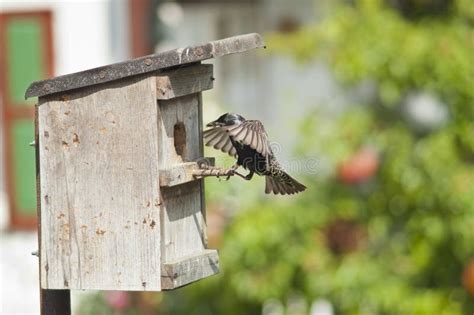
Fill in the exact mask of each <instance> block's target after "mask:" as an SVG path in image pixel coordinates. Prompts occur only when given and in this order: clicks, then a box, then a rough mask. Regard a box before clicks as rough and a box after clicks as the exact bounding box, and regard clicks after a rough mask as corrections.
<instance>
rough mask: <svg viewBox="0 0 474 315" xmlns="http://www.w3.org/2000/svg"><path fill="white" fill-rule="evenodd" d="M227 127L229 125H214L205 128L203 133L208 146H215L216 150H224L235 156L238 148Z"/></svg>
mask: <svg viewBox="0 0 474 315" xmlns="http://www.w3.org/2000/svg"><path fill="white" fill-rule="evenodd" d="M226 128H228V127H214V128H212V129H208V130H205V131H204V133H203V136H204V142H205V143H206V145H207V146H210V147H213V148H214V149H216V150H221V151H222V152H224V153H227V154H229V155H230V156H232V157H235V156H236V155H237V150H236V149H235V148H234V145H233V144H232V142H231V141H230V138H229V133H228V132H227V130H226Z"/></svg>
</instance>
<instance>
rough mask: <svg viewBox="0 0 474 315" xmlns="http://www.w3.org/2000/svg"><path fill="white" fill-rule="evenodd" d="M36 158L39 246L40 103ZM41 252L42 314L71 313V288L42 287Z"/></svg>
mask: <svg viewBox="0 0 474 315" xmlns="http://www.w3.org/2000/svg"><path fill="white" fill-rule="evenodd" d="M34 143H35V160H36V209H37V210H36V211H37V215H38V248H40V247H39V246H40V244H41V239H40V238H41V202H40V200H39V199H40V198H41V197H40V196H41V191H40V189H41V185H40V167H39V161H40V152H39V150H38V147H39V146H38V144H39V137H38V105H35V141H34ZM40 257H41V252H40V251H38V258H39V259H38V267H39V274H40V280H39V288H40V309H41V314H42V315H50V314H51V315H70V314H71V294H70V291H69V290H45V289H41V258H40Z"/></svg>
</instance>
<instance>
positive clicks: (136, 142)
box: [38, 76, 161, 290]
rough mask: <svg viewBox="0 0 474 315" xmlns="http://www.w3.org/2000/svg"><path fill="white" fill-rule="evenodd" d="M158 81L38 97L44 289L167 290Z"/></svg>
mask: <svg viewBox="0 0 474 315" xmlns="http://www.w3.org/2000/svg"><path fill="white" fill-rule="evenodd" d="M154 84H155V78H154V77H153V76H145V77H140V78H133V79H128V80H126V81H115V82H111V83H107V84H105V85H100V86H97V87H92V88H89V89H86V90H79V91H77V92H72V91H71V92H70V93H67V94H61V95H54V96H48V97H44V98H41V99H40V104H39V108H38V127H39V129H38V137H39V152H40V161H41V163H40V174H41V177H40V187H41V189H40V191H41V196H40V198H41V201H40V202H41V241H40V252H41V286H42V288H48V289H68V288H72V289H102V290H118V289H120V290H161V278H160V276H161V275H160V268H161V267H160V266H161V248H160V246H161V243H160V238H161V231H160V210H161V207H160V205H161V196H160V189H159V174H158V168H159V165H158V163H157V156H158V155H159V154H160V151H159V143H158V141H157V140H158V135H159V130H158V111H157V106H156V94H155V93H153V91H156V89H155V88H154Z"/></svg>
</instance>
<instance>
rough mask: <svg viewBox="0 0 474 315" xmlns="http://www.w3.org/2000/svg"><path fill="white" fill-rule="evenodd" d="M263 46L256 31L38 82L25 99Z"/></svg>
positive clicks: (29, 88)
mask: <svg viewBox="0 0 474 315" xmlns="http://www.w3.org/2000/svg"><path fill="white" fill-rule="evenodd" d="M261 47H264V43H263V39H262V37H261V36H260V35H259V34H257V33H252V34H244V35H238V36H233V37H229V38H225V39H221V40H216V41H212V42H209V43H207V44H202V45H195V46H189V47H186V48H178V49H173V50H169V51H165V52H161V53H157V54H153V55H148V56H144V57H140V58H136V59H133V60H127V61H124V62H120V63H115V64H111V65H107V66H103V67H98V68H94V69H89V70H86V71H81V72H76V73H72V74H67V75H63V76H59V77H56V78H52V79H48V80H42V81H36V82H33V83H32V84H31V85H30V86H29V87H28V89H27V90H26V93H25V98H29V97H33V96H45V95H50V94H54V93H58V92H65V91H69V90H73V89H78V88H82V87H86V86H92V85H96V84H100V83H105V82H110V81H114V80H118V79H122V78H125V77H130V76H135V75H140V74H144V73H150V72H154V71H157V70H160V69H165V68H170V67H174V66H178V65H183V64H189V63H195V62H200V61H202V60H206V59H211V58H216V57H221V56H224V55H229V54H235V53H241V52H245V51H248V50H252V49H255V48H261Z"/></svg>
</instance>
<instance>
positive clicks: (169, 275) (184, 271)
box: [161, 249, 219, 290]
mask: <svg viewBox="0 0 474 315" xmlns="http://www.w3.org/2000/svg"><path fill="white" fill-rule="evenodd" d="M217 273H219V255H218V254H217V251H216V250H213V249H208V250H205V251H203V252H201V253H198V254H195V255H188V256H185V257H182V258H180V259H179V260H176V261H171V262H168V263H165V264H163V267H162V271H161V274H162V276H161V279H162V282H161V286H162V288H163V290H170V289H175V288H177V287H180V286H183V285H186V284H189V283H191V282H194V281H197V280H199V279H202V278H205V277H209V276H212V275H215V274H217Z"/></svg>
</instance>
